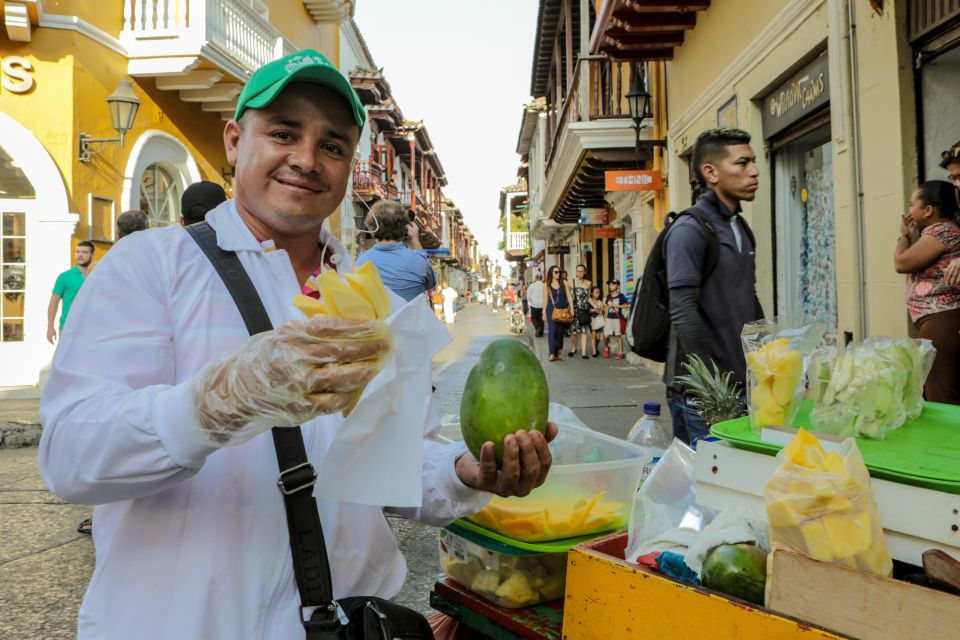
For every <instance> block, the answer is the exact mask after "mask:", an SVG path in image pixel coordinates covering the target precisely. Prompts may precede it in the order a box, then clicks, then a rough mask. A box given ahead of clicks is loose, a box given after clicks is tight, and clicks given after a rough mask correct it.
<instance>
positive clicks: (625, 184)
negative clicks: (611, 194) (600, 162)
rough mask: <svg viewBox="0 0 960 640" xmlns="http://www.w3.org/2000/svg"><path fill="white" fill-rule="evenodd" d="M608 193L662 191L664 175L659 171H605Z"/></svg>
mask: <svg viewBox="0 0 960 640" xmlns="http://www.w3.org/2000/svg"><path fill="white" fill-rule="evenodd" d="M603 177H604V182H605V183H606V184H605V186H604V188H605V189H606V190H607V191H660V190H661V189H663V174H661V173H660V172H659V171H644V170H636V171H604V172H603Z"/></svg>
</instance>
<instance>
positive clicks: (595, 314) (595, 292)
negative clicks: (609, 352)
mask: <svg viewBox="0 0 960 640" xmlns="http://www.w3.org/2000/svg"><path fill="white" fill-rule="evenodd" d="M587 302H588V303H590V342H591V346H592V347H593V352H592V353H593V357H594V358H596V357H598V356H599V355H600V353H599V351H598V350H599V348H600V343H601V342H602V341H603V327H604V325H605V324H606V323H607V306H606V305H605V304H603V291H601V290H600V287H598V286H596V285H594V286H592V287H590V297H589V298H587Z"/></svg>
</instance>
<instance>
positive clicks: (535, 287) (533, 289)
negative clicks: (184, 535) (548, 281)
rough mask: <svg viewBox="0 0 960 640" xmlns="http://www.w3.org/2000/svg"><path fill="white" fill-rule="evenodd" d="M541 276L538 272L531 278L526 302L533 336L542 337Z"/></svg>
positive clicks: (542, 293)
mask: <svg viewBox="0 0 960 640" xmlns="http://www.w3.org/2000/svg"><path fill="white" fill-rule="evenodd" d="M543 296H544V287H543V276H541V275H540V272H539V271H538V272H537V275H535V276H534V278H533V283H532V284H531V285H530V286H529V287H527V302H528V303H529V304H530V322H532V323H533V335H534V336H536V337H537V338H539V337H541V336H543V300H544V297H543Z"/></svg>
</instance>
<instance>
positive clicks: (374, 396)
mask: <svg viewBox="0 0 960 640" xmlns="http://www.w3.org/2000/svg"><path fill="white" fill-rule="evenodd" d="M391 301H392V302H393V303H394V305H393V308H394V309H396V308H397V306H398V304H397V301H399V304H402V305H403V306H402V307H401V308H400V309H399V310H398V311H396V312H395V313H394V314H393V315H391V316H390V317H389V318H388V319H387V320H386V322H387V325H388V326H389V327H390V336H391V338H392V339H393V351H392V352H391V354H390V355H389V356H388V357H387V358H386V360H385V362H384V367H383V371H381V372H380V373H379V374H378V375H377V377H375V378H374V379H373V380H371V381H370V384H368V385H367V388H366V389H365V390H364V392H363V395H362V396H361V398H360V402H359V403H358V404H357V406H356V407H354V409H353V411H351V412H350V415H349V416H348V417H347V418H346V419H345V420H344V421H343V423H342V424H341V425H340V427H339V428H338V429H337V433H336V435H335V436H334V438H333V442H332V443H331V444H330V448H329V449H328V451H327V455H326V457H325V458H324V460H323V462H322V464H321V465H320V467H319V469H318V470H317V471H318V478H317V484H316V485H315V487H314V491H313V495H314V496H315V497H317V498H321V499H325V500H335V501H338V502H354V503H358V504H369V505H377V506H390V507H419V506H420V504H421V501H422V497H423V489H422V486H421V485H422V479H423V473H422V469H423V435H424V425H425V422H426V419H427V407H428V406H429V404H430V403H429V402H427V401H426V400H427V397H428V394H430V393H431V389H430V387H431V362H432V361H433V356H434V355H435V354H436V353H437V352H438V351H440V350H441V349H443V347H445V346H446V345H447V344H448V343H449V342H450V341H451V340H452V338H453V337H452V336H451V335H450V332H448V331H447V330H446V328H445V327H444V326H443V324H441V323H440V321H439V320H437V317H436V316H435V315H434V313H433V310H432V309H431V308H429V307H428V306H427V303H426V301H425V299H424V296H423V295H422V294H421V295H420V296H418V297H416V298H414V299H413V300H411V301H410V302H408V303H404V301H403V299H402V298H398V297H396V296H393V295H391Z"/></svg>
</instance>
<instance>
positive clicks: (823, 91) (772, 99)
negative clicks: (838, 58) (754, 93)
mask: <svg viewBox="0 0 960 640" xmlns="http://www.w3.org/2000/svg"><path fill="white" fill-rule="evenodd" d="M829 102H830V76H829V64H828V60H827V52H826V51H824V52H823V53H821V54H820V55H819V56H817V57H816V58H815V59H814V60H813V61H812V62H810V64H808V65H807V66H805V67H804V68H803V69H801V70H800V71H798V72H797V73H795V74H794V75H793V76H792V77H791V78H790V79H789V80H787V81H786V82H785V83H783V84H782V85H780V86H779V87H777V88H776V89H774V90H773V92H771V93H770V94H769V95H768V96H767V97H766V98H764V99H763V135H764V136H766V137H770V136H772V135H774V134H775V133H779V132H780V131H782V130H783V129H784V128H786V127H788V126H790V125H791V124H793V123H794V122H796V121H797V120H800V119H801V118H803V117H804V116H806V115H807V114H810V113H813V112H814V111H816V110H817V109H819V108H820V107H822V106H823V105H825V104H827V103H829Z"/></svg>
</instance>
